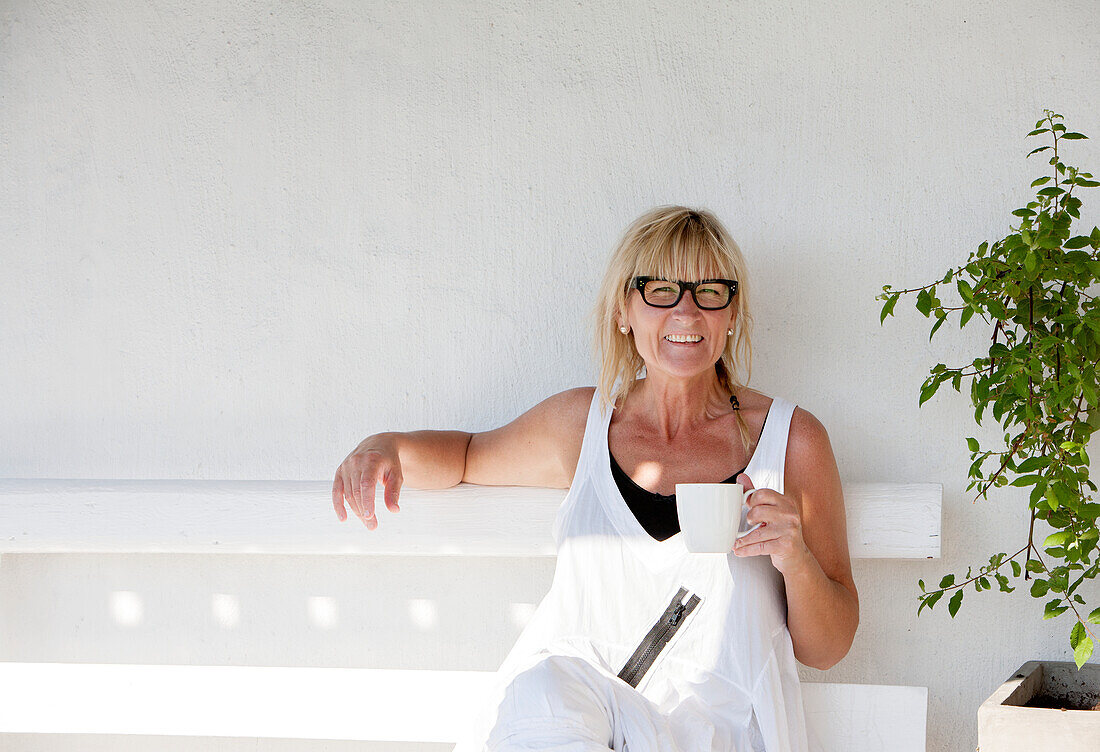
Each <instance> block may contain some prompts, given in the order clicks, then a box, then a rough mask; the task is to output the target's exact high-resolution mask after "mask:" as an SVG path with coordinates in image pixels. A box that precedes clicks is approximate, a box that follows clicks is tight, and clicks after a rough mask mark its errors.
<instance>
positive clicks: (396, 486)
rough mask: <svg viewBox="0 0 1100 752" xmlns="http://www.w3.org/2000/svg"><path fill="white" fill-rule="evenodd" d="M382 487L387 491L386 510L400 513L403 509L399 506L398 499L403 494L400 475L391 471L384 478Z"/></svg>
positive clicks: (385, 493) (385, 495)
mask: <svg viewBox="0 0 1100 752" xmlns="http://www.w3.org/2000/svg"><path fill="white" fill-rule="evenodd" d="M382 485H383V488H384V489H385V490H384V497H385V500H386V509H388V510H390V511H391V512H400V511H401V507H399V506H397V497H398V495H399V494H400V493H401V476H400V474H398V473H397V472H395V471H394V470H392V469H391V470H390V471H389V472H387V473H386V474H385V475H384V476H383V477H382Z"/></svg>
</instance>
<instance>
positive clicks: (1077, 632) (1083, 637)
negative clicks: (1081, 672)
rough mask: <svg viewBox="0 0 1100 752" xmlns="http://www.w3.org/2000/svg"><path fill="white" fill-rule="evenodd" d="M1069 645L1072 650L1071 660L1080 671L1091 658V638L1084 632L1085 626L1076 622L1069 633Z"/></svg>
mask: <svg viewBox="0 0 1100 752" xmlns="http://www.w3.org/2000/svg"><path fill="white" fill-rule="evenodd" d="M1069 644H1070V647H1072V648H1073V660H1074V662H1075V663H1076V664H1077V668H1078V669H1080V668H1081V667H1082V666H1084V665H1085V663H1087V662H1088V659H1089V658H1090V657H1091V656H1092V638H1091V637H1089V636H1088V633H1087V632H1086V631H1085V625H1084V624H1082V623H1081V622H1077V623H1076V624H1074V625H1073V629H1072V631H1070V633H1069Z"/></svg>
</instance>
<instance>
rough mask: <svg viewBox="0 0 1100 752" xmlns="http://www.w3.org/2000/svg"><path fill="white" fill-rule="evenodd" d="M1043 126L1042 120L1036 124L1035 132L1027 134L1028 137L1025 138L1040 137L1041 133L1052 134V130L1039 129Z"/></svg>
mask: <svg viewBox="0 0 1100 752" xmlns="http://www.w3.org/2000/svg"><path fill="white" fill-rule="evenodd" d="M1042 124H1043V121H1042V120H1040V121H1039V122H1038V123H1036V124H1035V130H1033V131H1032V132H1031V133H1029V134H1027V136H1024V138H1027V137H1028V136H1038V135H1039V134H1040V133H1050V128H1040V127H1039V126H1040V125H1042Z"/></svg>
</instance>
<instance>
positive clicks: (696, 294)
mask: <svg viewBox="0 0 1100 752" xmlns="http://www.w3.org/2000/svg"><path fill="white" fill-rule="evenodd" d="M630 286H631V287H636V288H638V291H639V292H640V293H641V294H642V300H643V301H645V304H646V305H651V306H653V307H654V308H675V307H676V305H677V304H678V303H679V302H680V299H681V298H683V297H684V291H685V290H691V297H692V298H693V299H694V300H695V305H697V306H699V307H700V308H702V309H704V310H707V311H716V310H719V309H722V308H725V307H726V306H728V305H729V304H730V303H732V302H733V296H734V295H736V294H737V281H736V280H733V279H703V280H700V281H698V282H681V281H678V280H668V279H658V278H656V277H635V278H634V279H632V280H630Z"/></svg>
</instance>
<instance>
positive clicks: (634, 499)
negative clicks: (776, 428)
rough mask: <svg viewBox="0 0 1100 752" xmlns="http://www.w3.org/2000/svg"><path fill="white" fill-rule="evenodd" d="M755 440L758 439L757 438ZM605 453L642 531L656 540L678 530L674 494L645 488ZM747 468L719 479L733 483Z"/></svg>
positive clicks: (612, 457)
mask: <svg viewBox="0 0 1100 752" xmlns="http://www.w3.org/2000/svg"><path fill="white" fill-rule="evenodd" d="M767 422H768V418H767V417H766V416H765V418H764V423H767ZM760 432H761V433H763V432H764V427H763V426H761V427H760ZM757 441H758V442H759V439H757ZM607 456H608V457H610V458H611V475H612V476H614V478H615V485H617V486H618V487H619V493H621V494H622V495H623V500H624V501H626V505H627V506H628V507H630V511H631V512H633V513H634V517H635V518H636V519H637V520H638V522H639V523H641V526H642V527H643V528H645V531H646V532H647V533H649V535H650V536H651V537H652V538H655V539H656V540H659V541H663V540H668V539H669V538H671V537H672V536H674V535H676V533H678V532H680V520H679V518H678V517H677V516H676V494H669V495H667V496H665V495H664V494H659V493H654V492H652V491H647V490H646V489H644V488H642V487H641V486H639V485H638V484H637V483H635V482H634V481H633V480H632V479H631V477H630V476H629V475H627V474H626V472H624V471H623V469H622V468H621V467H619V463H618V462H616V461H615V455H613V454H611V451H610V450H608V452H607ZM747 468H748V465H746V466H745V467H743V468H741V469H740V470H738V471H737V472H736V473H734V474H733V475H731V476H730V477H728V478H726V479H725V480H724V481H722V482H723V483H736V482H737V476H738V475H740V474H741V473H743V472H745V470H746V469H747Z"/></svg>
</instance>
